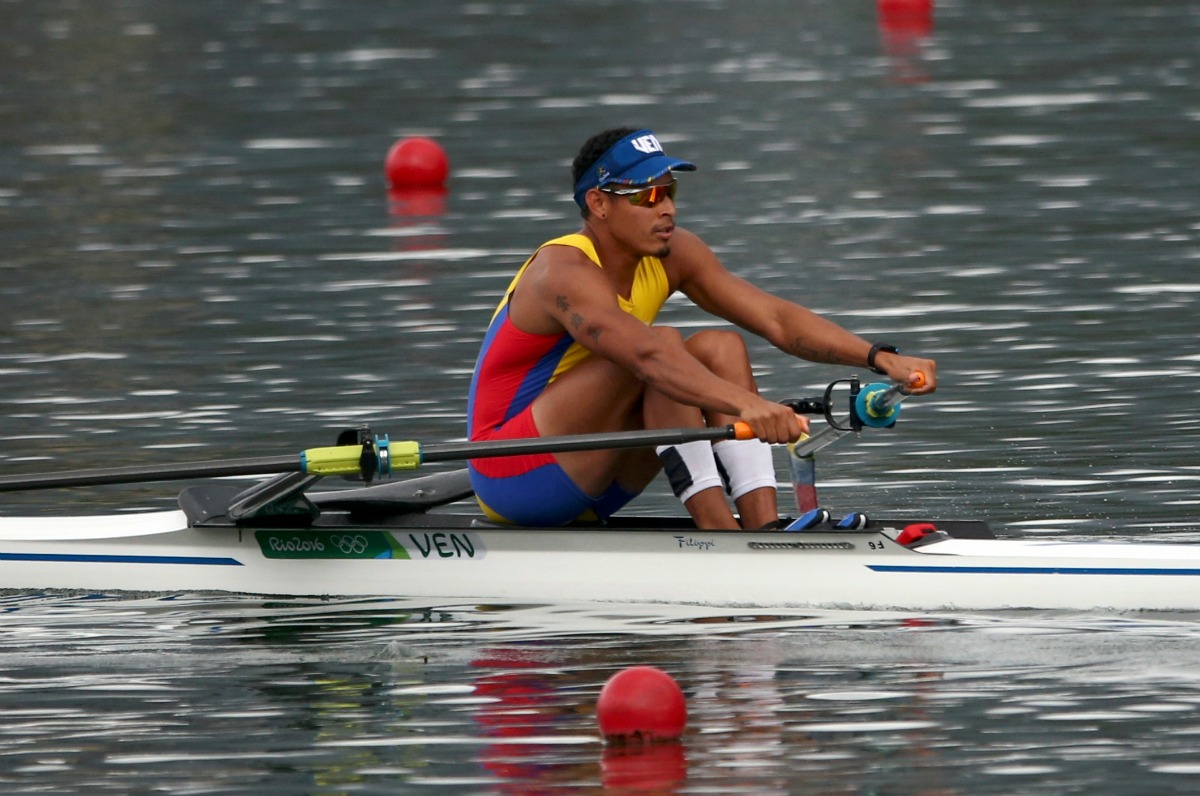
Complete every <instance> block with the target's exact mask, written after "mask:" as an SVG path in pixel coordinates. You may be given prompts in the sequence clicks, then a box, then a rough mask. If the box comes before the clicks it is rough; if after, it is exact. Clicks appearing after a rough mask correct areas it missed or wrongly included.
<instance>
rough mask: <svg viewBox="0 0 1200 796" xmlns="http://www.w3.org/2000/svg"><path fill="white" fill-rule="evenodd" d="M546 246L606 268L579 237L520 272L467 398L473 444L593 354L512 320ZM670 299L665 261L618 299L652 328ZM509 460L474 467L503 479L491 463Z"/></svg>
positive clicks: (639, 275) (651, 263) (644, 269)
mask: <svg viewBox="0 0 1200 796" xmlns="http://www.w3.org/2000/svg"><path fill="white" fill-rule="evenodd" d="M547 246H573V247H575V248H576V249H579V250H580V251H581V252H583V253H584V255H586V256H587V258H588V259H589V260H591V261H592V262H593V263H595V264H596V267H597V268H603V267H604V266H603V265H601V263H600V258H599V256H597V254H596V248H595V246H593V245H592V241H591V240H589V239H588V238H587V237H585V236H584V235H580V234H578V233H575V234H571V235H564V236H562V237H560V238H555V239H554V240H550V241H547V242H546V243H543V244H542V245H541V246H539V247H538V249H537V251H535V252H534V253H533V255H532V256H530V258H529V259H528V260H526V261H525V264H524V265H522V266H521V268H520V270H518V271H517V275H516V276H515V277H513V280H512V283H511V284H509V286H508V289H507V290H506V291H505V292H504V298H502V299H501V301H500V305H499V306H498V307H497V308H496V312H495V314H493V316H492V321H491V324H490V325H489V327H488V330H487V334H486V335H485V336H484V340H483V347H482V349H481V350H480V352H479V358H478V360H476V363H475V373H474V375H473V376H472V378H471V389H470V392H469V394H468V397H467V435H468V437H469V438H470V439H472V440H478V439H489V438H492V437H494V436H495V435H496V432H497V431H498V430H499V429H500V428H501V427H502V426H503V425H504V424H505V423H506V422H507V421H509V420H511V419H512V418H513V417H515V416H516V415H518V414H520V413H521V412H522V411H523V410H524V409H525V408H526V407H528V406H529V404H531V403H533V399H534V398H536V397H537V396H538V395H540V394H541V392H542V390H544V389H545V388H546V386H547V385H549V384H550V383H551V382H552V381H554V380H555V379H556V378H558V377H559V376H560V375H561V374H563V373H565V372H566V371H567V370H569V369H571V368H573V367H575V366H576V365H578V364H579V363H580V362H582V361H583V360H584V359H585V358H586V357H588V356H589V355H590V354H591V352H590V351H588V350H587V348H585V347H584V346H582V345H580V344H579V343H577V342H575V340H574V338H572V337H571V335H570V334H569V333H567V332H565V331H564V332H561V333H559V334H530V333H528V332H523V331H521V330H520V329H518V328H517V327H516V326H515V325H514V324H513V323H512V321H511V320H509V317H508V302H509V299H510V298H511V297H512V294H513V291H514V290H515V289H516V287H517V283H518V282H519V281H520V279H521V276H522V275H523V274H524V273H525V269H526V268H528V267H529V263H530V262H532V261H533V258H534V257H535V256H537V253H538V252H540V251H541V250H542V249H544V248H545V247H547ZM669 294H670V286H669V284H668V281H667V272H666V269H665V268H664V267H663V264H662V260H660V259H658V258H657V257H644V258H643V259H642V261H641V262H640V263H638V267H637V271H636V273H635V275H634V280H633V289H632V290H631V291H630V295H629V298H628V299H626V298H624V297H623V296H618V297H617V298H618V300H619V301H620V304H621V309H623V310H625V312H628V313H629V314H630V315H632V316H634V317H635V318H637V319H639V320H641V321H642V322H643V323H645V324H646V325H647V326H648V325H650V324H651V323H653V322H654V319H655V318H656V317H657V316H658V311H659V310H660V309H661V308H662V305H663V304H664V303H665V302H666V300H667V296H668V295H669ZM505 461H507V459H479V460H476V461H475V462H473V465H474V466H476V467H477V468H479V469H480V470H481V471H487V472H488V474H489V475H499V474H500V473H499V472H493V470H494V468H493V467H489V463H495V464H496V465H502V464H503V463H504V462H505ZM501 469H508V468H501Z"/></svg>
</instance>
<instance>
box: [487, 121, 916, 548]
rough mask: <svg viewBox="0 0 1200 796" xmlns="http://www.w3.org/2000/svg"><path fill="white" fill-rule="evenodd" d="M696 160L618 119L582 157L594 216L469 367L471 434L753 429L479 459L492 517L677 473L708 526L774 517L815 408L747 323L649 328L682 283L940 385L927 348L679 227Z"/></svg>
mask: <svg viewBox="0 0 1200 796" xmlns="http://www.w3.org/2000/svg"><path fill="white" fill-rule="evenodd" d="M695 168H696V167H695V166H694V165H692V164H691V163H688V162H686V161H682V160H677V159H675V158H672V157H669V156H667V154H666V153H665V152H663V149H662V146H661V145H660V144H659V142H658V139H657V138H655V136H654V134H653V133H652V132H650V131H649V130H644V129H643V130H634V129H632V128H619V129H613V130H607V131H605V132H602V133H599V134H597V135H595V136H593V137H592V138H590V139H589V140H588V141H587V142H586V143H585V144H584V145H583V147H582V148H581V149H580V151H579V154H578V155H577V156H576V158H575V160H574V163H573V166H572V178H573V180H574V183H575V203H576V204H577V205H578V206H579V210H580V215H581V216H582V217H583V228H582V229H581V230H580V231H579V232H577V233H574V234H570V235H565V236H563V237H560V238H555V239H553V240H550V241H548V242H546V243H544V244H542V246H540V247H539V248H538V249H537V251H535V252H534V253H533V255H532V256H531V257H530V258H529V259H528V260H527V261H526V262H525V264H524V265H523V266H522V267H521V269H520V270H519V271H518V272H517V275H516V277H515V278H514V279H513V280H512V283H511V284H510V285H509V286H508V289H507V290H506V291H505V293H504V297H503V298H502V299H501V301H500V305H499V307H498V308H497V310H496V312H495V314H494V315H493V317H492V321H491V324H490V326H489V327H488V330H487V334H486V336H485V337H484V341H483V346H482V349H481V351H480V353H479V358H478V360H477V362H476V364H475V372H474V375H473V377H472V379H471V390H470V395H469V397H468V407H467V433H468V435H469V437H470V439H471V440H501V439H514V438H528V437H540V436H557V435H561V434H592V433H602V432H616V431H628V430H635V429H667V428H699V427H703V426H705V425H708V426H724V425H728V424H730V423H733V422H734V421H738V420H740V421H743V422H745V423H746V424H748V425H749V426H750V428H751V429H752V430H753V431H754V435H755V437H756V439H751V440H723V441H720V442H717V443H710V442H706V441H701V442H688V443H683V444H678V445H672V446H665V447H662V448H659V449H657V450H655V451H650V450H647V449H624V450H600V451H581V452H564V453H558V454H553V455H551V454H540V455H528V456H510V457H503V458H491V459H476V460H473V461H471V462H470V463H469V469H470V475H471V484H472V486H473V487H474V489H475V494H476V496H477V498H478V500H479V503H480V506H481V507H482V508H483V510H484V512H485V513H486V514H487V515H488V516H489V517H491V518H492V519H494V520H498V521H504V522H510V523H517V524H521V525H535V526H557V525H564V524H567V523H569V522H572V521H574V520H585V519H591V520H595V519H601V520H603V519H606V518H607V517H609V516H611V515H612V514H613V513H614V512H616V511H617V510H618V509H620V508H621V507H622V506H624V505H625V504H627V503H628V502H629V501H630V500H632V499H633V498H634V497H636V496H637V495H638V494H639V493H640V492H641V491H642V490H643V489H644V488H645V487H646V486H647V485H648V484H649V483H650V481H651V480H653V479H654V477H655V476H656V475H657V474H658V473H659V472H660V471H662V470H665V471H666V473H667V477H668V479H669V481H670V484H671V487H672V490H673V491H674V492H675V494H676V496H677V497H678V498H679V499H680V500H681V501H682V502H683V505H684V507H685V508H686V509H687V511H688V513H689V514H690V515H691V516H692V518H693V519H694V520H695V522H696V525H697V527H699V528H712V529H718V528H726V529H735V528H738V527H741V528H745V529H758V528H763V527H772V526H777V523H778V516H779V515H778V508H777V505H776V495H775V486H776V479H775V466H774V460H773V458H772V454H771V448H770V444H771V443H776V444H778V443H786V442H794V441H796V440H797V439H799V438H800V437H801V435H802V434H804V433H807V431H808V420H807V418H805V417H802V416H798V415H796V414H794V413H793V412H792V411H791V410H790V409H788V408H786V407H785V406H783V405H781V404H778V403H775V402H772V401H768V400H766V399H765V398H762V397H761V396H759V394H758V389H757V386H756V384H755V380H754V376H753V374H752V372H751V366H750V358H749V354H748V352H747V350H746V346H745V343H744V341H743V340H742V338H741V335H740V334H739V333H738V332H736V331H734V330H705V331H701V332H698V333H696V334H693V335H691V336H688V337H686V338H685V337H684V336H683V335H682V334H681V333H680V332H679V331H678V330H677V329H674V328H671V327H668V326H655V325H653V322H654V319H655V317H656V315H657V313H658V311H659V309H660V308H661V307H662V305H663V303H664V302H665V301H666V300H667V298H668V296H670V295H671V294H672V293H674V292H676V291H679V292H681V293H683V294H684V295H686V296H687V297H688V298H689V299H691V300H692V301H693V302H694V303H695V304H696V305H698V306H699V307H700V308H702V309H704V310H706V311H708V312H710V313H712V314H714V315H717V316H720V317H722V318H724V319H725V320H728V321H730V322H732V323H734V324H736V325H737V326H739V327H741V328H742V329H745V330H746V331H748V332H751V333H753V334H756V335H758V336H760V337H762V338H764V339H766V340H767V341H769V342H770V343H772V344H773V345H774V346H776V347H777V348H779V349H780V350H782V351H784V352H785V353H788V354H791V355H793V356H796V357H799V358H802V359H806V360H809V361H812V362H823V363H829V364H837V365H850V366H854V367H863V366H865V367H867V368H870V369H871V370H874V371H875V372H877V373H880V374H883V375H887V376H889V377H891V378H892V379H894V380H895V381H897V382H899V383H901V384H906V385H912V390H911V391H912V392H913V393H914V394H923V393H929V392H933V390H934V389H936V387H937V370H936V365H935V363H934V362H933V361H932V360H928V359H919V358H916V357H911V356H902V355H901V354H900V353H899V352H898V351H897V350H896V349H895V348H894V347H893V346H888V345H883V344H875V345H872V344H871V343H870V342H867V341H866V340H864V339H863V338H861V337H859V336H857V335H855V334H853V333H851V332H849V331H847V330H845V329H843V328H842V327H840V326H838V325H837V324H835V323H833V322H831V321H829V320H826V319H824V318H822V317H820V316H819V315H817V314H815V313H813V312H812V311H810V310H808V309H806V308H804V307H802V306H800V305H798V304H794V303H791V302H788V301H784V300H783V299H780V298H778V297H775V296H772V295H770V294H769V293H766V292H764V291H763V290H761V289H759V288H757V287H755V286H754V285H752V284H750V283H749V282H747V281H745V280H744V279H741V278H740V277H738V276H735V275H734V274H732V273H730V272H729V271H728V270H726V269H725V267H724V266H723V265H722V263H721V261H720V260H719V259H718V258H717V256H716V255H715V254H714V253H713V251H712V250H711V249H710V248H709V247H708V246H707V245H706V244H705V243H704V242H703V241H701V240H700V238H699V237H697V236H696V235H695V234H693V233H691V232H688V231H687V230H685V229H682V228H680V227H677V226H676V225H675V211H676V207H675V191H676V182H675V176H674V174H675V172H678V171H694V170H695ZM922 374H923V381H922ZM726 490H728V494H729V496H730V498H731V499H732V501H733V504H734V506H735V507H736V509H737V515H738V518H740V522H739V520H738V519H735V517H734V513H733V510H732V509H731V508H730V505H729V503H728V502H727V499H726Z"/></svg>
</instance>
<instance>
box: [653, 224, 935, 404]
mask: <svg viewBox="0 0 1200 796" xmlns="http://www.w3.org/2000/svg"><path fill="white" fill-rule="evenodd" d="M676 238H677V240H676V243H675V248H674V251H673V252H672V255H671V260H672V263H671V265H672V268H673V270H674V272H675V274H676V276H677V278H678V280H679V289H680V290H682V291H683V292H684V293H685V294H687V296H688V297H689V298H691V299H692V301H694V302H696V304H697V305H698V306H700V307H701V308H703V309H705V310H707V311H708V312H711V313H713V314H714V315H719V316H720V317H722V318H725V319H726V320H728V321H730V322H732V323H735V324H737V325H738V326H740V327H742V328H743V329H745V330H747V331H749V332H752V333H754V334H756V335H758V336H760V337H762V338H764V339H765V340H767V341H768V342H770V343H771V344H772V345H774V346H775V347H776V348H778V349H780V350H781V351H783V352H785V353H788V354H791V355H792V356H795V357H799V358H801V359H807V360H809V361H812V362H824V363H828V364H832V365H849V366H851V367H863V366H864V365H866V362H867V354H868V353H869V352H870V350H871V343H870V342H868V341H866V340H864V339H863V338H861V337H859V336H858V335H856V334H854V333H853V332H850V331H848V330H846V329H844V328H842V327H841V326H838V325H837V324H836V323H834V322H833V321H830V320H828V319H826V318H823V317H821V316H820V315H818V314H816V313H815V312H813V311H812V310H809V309H808V308H806V307H802V306H800V305H799V304H793V303H792V302H790V301H784V300H783V299H781V298H778V297H777V296H773V295H771V294H770V293H767V292H766V291H764V290H762V289H760V288H758V287H755V286H754V285H752V284H750V283H749V282H747V281H746V280H744V279H742V278H740V277H738V276H735V275H733V274H731V273H729V271H727V270H726V269H725V267H724V266H723V265H722V264H721V262H720V261H719V260H718V259H717V256H716V255H715V254H713V252H712V250H711V249H709V248H708V246H706V245H705V244H704V243H703V242H702V241H700V239H699V238H697V237H696V236H695V235H693V234H691V233H688V232H686V231H683V230H677V231H676ZM875 364H876V365H877V366H878V367H880V368H882V369H883V370H885V371H886V372H887V375H888V376H889V377H891V378H892V379H894V380H896V381H898V382H900V383H902V384H908V383H911V381H912V379H913V377H914V374H915V373H917V372H920V373H922V374H923V375H924V376H925V382H926V384H925V386H924V387H921V388H917V389H914V390H913V392H918V393H926V392H933V390H934V389H936V387H937V365H936V364H935V363H934V362H933V361H932V360H928V359H920V358H917V357H908V356H898V355H896V354H890V353H887V352H883V353H880V354H879V355H878V356H877V357H876V359H875Z"/></svg>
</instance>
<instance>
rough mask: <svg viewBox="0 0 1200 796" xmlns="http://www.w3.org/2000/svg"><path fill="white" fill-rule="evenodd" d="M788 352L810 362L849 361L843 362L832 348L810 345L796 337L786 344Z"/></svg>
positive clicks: (841, 363)
mask: <svg viewBox="0 0 1200 796" xmlns="http://www.w3.org/2000/svg"><path fill="white" fill-rule="evenodd" d="M787 351H788V353H789V354H792V355H794V356H798V357H800V358H801V359H807V360H809V361H810V362H824V363H827V364H830V365H848V364H852V363H849V362H843V361H842V359H841V358H840V357H838V356H837V355H836V354H835V353H834V352H833V350H832V349H823V350H822V349H819V348H814V347H812V346H810V345H806V344H805V343H804V341H803V340H800V339H796V340H793V341H792V344H791V345H789V346H788V348H787Z"/></svg>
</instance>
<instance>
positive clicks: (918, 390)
mask: <svg viewBox="0 0 1200 796" xmlns="http://www.w3.org/2000/svg"><path fill="white" fill-rule="evenodd" d="M875 364H876V365H878V366H879V367H880V368H882V369H883V370H884V371H886V372H887V375H888V378H890V379H892V380H893V381H895V382H896V383H897V384H901V385H903V386H904V391H905V392H907V393H908V394H909V395H928V394H929V393H931V392H933V391H934V390H936V389H937V363H936V362H934V361H933V360H932V359H920V358H919V357H906V356H901V355H900V354H892V353H881V354H879V355H878V356H877V357H875Z"/></svg>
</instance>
